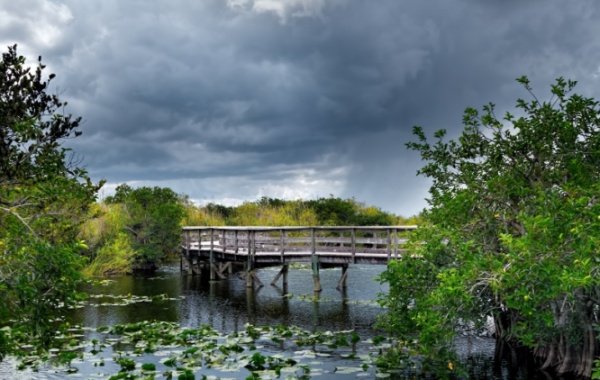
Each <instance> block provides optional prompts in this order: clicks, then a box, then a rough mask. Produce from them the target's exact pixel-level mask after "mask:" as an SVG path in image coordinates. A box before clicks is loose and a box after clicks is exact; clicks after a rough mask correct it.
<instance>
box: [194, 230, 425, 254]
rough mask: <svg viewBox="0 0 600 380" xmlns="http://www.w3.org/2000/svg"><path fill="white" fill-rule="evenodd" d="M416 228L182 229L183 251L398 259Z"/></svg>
mask: <svg viewBox="0 0 600 380" xmlns="http://www.w3.org/2000/svg"><path fill="white" fill-rule="evenodd" d="M416 228H417V227H416V226H320V227H222V226H210V227H204V226H190V227H183V228H182V235H183V242H182V243H183V244H182V245H183V248H184V249H186V250H207V251H208V250H210V251H219V252H223V253H233V254H241V255H251V256H256V255H261V254H263V255H264V254H268V255H273V254H277V253H279V254H280V255H282V257H283V255H285V254H286V253H287V254H296V255H300V254H307V255H316V254H318V253H328V254H336V253H339V254H344V255H351V256H352V257H354V256H355V255H361V256H364V255H374V256H375V255H376V256H383V255H385V256H387V259H388V260H390V259H392V258H397V257H398V255H400V254H402V253H404V252H405V249H404V248H403V247H404V245H405V243H406V241H407V240H408V233H410V231H412V230H414V229H416Z"/></svg>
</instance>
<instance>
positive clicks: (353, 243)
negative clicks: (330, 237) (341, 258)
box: [350, 228, 356, 264]
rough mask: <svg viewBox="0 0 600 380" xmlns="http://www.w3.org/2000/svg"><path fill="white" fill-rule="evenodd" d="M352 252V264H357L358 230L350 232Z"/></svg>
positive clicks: (353, 229)
mask: <svg viewBox="0 0 600 380" xmlns="http://www.w3.org/2000/svg"><path fill="white" fill-rule="evenodd" d="M350 246H351V248H350V252H351V253H352V264H356V228H352V229H351V230H350Z"/></svg>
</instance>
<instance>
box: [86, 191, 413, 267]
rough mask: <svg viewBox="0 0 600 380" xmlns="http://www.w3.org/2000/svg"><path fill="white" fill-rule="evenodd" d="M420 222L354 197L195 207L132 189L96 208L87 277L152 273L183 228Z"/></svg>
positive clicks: (179, 198) (181, 198)
mask: <svg viewBox="0 0 600 380" xmlns="http://www.w3.org/2000/svg"><path fill="white" fill-rule="evenodd" d="M407 224H418V217H416V216H413V217H410V218H404V217H401V216H397V215H394V214H391V213H389V212H385V211H382V210H381V209H379V208H377V207H375V206H367V205H366V204H364V203H362V202H358V201H356V200H355V199H342V198H336V197H333V196H331V197H328V198H318V199H314V200H284V199H278V198H270V197H263V198H261V199H259V200H257V201H254V202H245V203H243V204H241V205H239V206H233V207H230V206H224V205H220V204H216V203H209V204H206V205H203V206H198V205H195V204H194V203H193V202H192V201H191V200H190V199H189V198H188V197H187V196H185V195H178V194H176V193H175V192H174V191H173V190H171V189H169V188H159V187H154V188H149V187H140V188H136V189H133V188H132V187H130V186H128V185H121V186H119V187H117V189H116V192H115V195H113V196H110V197H107V198H106V199H105V200H104V201H103V202H100V203H96V204H94V205H93V206H92V207H91V218H90V219H89V220H88V221H87V222H86V223H85V224H84V225H83V227H82V229H81V236H80V237H81V239H83V240H84V241H86V243H87V244H88V246H89V248H90V249H89V251H88V254H89V259H90V264H89V265H88V267H87V268H86V270H85V273H86V274H87V275H106V274H117V273H129V272H131V271H133V270H136V269H153V268H156V267H157V266H158V265H159V263H160V262H162V261H164V260H165V259H167V258H168V257H169V256H171V255H174V254H177V253H178V249H179V248H178V247H179V244H180V228H181V226H382V225H407Z"/></svg>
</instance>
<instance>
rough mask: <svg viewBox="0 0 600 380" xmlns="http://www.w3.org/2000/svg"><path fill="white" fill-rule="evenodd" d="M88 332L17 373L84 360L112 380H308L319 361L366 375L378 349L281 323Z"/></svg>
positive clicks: (64, 334) (344, 334)
mask: <svg viewBox="0 0 600 380" xmlns="http://www.w3.org/2000/svg"><path fill="white" fill-rule="evenodd" d="M91 330H92V332H93V333H95V334H101V335H100V337H99V338H93V339H91V340H89V341H87V340H85V339H84V335H83V334H81V332H82V329H81V327H79V326H71V327H70V328H69V329H66V330H62V331H60V332H58V333H59V334H60V339H59V341H61V342H62V344H61V346H60V347H56V348H53V349H52V350H50V351H49V352H48V354H47V355H32V354H27V355H25V354H24V355H22V356H21V358H20V364H19V368H20V369H27V368H30V369H34V370H39V369H40V368H41V367H42V365H44V366H48V365H50V366H57V367H56V368H58V371H64V372H65V373H73V372H76V371H77V370H78V366H80V365H84V364H85V363H86V362H87V363H88V364H89V365H93V367H94V368H96V369H98V370H100V369H101V370H102V371H105V372H104V373H99V376H100V375H101V376H110V377H109V379H113V380H117V379H136V378H144V379H147V378H149V379H152V378H154V377H155V376H161V377H164V378H167V379H196V378H202V379H209V378H211V377H208V376H212V378H214V379H219V378H221V377H219V376H217V375H219V374H220V375H223V374H227V373H235V374H236V375H235V378H240V377H239V376H240V375H243V376H244V377H243V378H248V379H264V378H285V379H308V378H310V377H311V376H317V375H319V374H322V373H323V369H322V368H320V367H321V366H322V364H323V363H322V362H320V361H318V358H324V359H327V358H333V357H336V358H339V359H341V360H344V362H343V363H344V364H343V365H338V366H337V367H336V368H335V369H334V371H333V372H336V373H340V374H353V373H364V372H365V371H368V370H369V369H371V368H375V360H376V354H375V350H377V347H374V346H373V345H372V341H370V340H361V338H360V336H359V335H358V334H357V333H356V332H355V331H350V330H347V331H306V330H304V329H302V328H299V327H297V326H285V325H276V326H254V325H251V324H247V325H245V327H244V329H243V330H240V331H237V332H233V333H230V334H223V333H221V332H218V331H216V330H215V329H213V328H212V327H211V326H209V325H201V326H198V327H196V328H183V327H181V326H180V325H179V324H177V323H171V322H163V321H143V322H138V323H128V324H117V325H114V326H107V327H104V326H103V327H98V328H97V329H91ZM359 342H363V344H365V347H363V349H362V351H365V350H366V352H368V353H367V354H361V355H358V354H357V351H356V345H357V344H358V343H359ZM273 343H276V344H277V346H273ZM302 347H308V348H309V349H304V350H303V349H302ZM24 348H26V347H24ZM102 348H104V350H103V349H102ZM148 348H151V349H148ZM336 349H339V351H338V352H336V351H334V350H336ZM348 350H351V351H348ZM111 356H112V360H110V358H111ZM75 359H78V360H77V363H75V364H73V361H74V360H75ZM105 359H109V361H108V362H105ZM336 360H337V359H336ZM109 363H110V365H109ZM353 363H354V364H353ZM61 365H63V366H64V365H66V368H65V367H60V366H61ZM61 368H64V369H61ZM244 373H245V375H244ZM371 375H373V374H372V373H371Z"/></svg>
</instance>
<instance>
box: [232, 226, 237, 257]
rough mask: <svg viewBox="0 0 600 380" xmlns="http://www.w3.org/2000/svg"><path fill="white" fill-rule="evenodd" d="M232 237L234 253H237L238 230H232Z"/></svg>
mask: <svg viewBox="0 0 600 380" xmlns="http://www.w3.org/2000/svg"><path fill="white" fill-rule="evenodd" d="M234 239H235V243H234V246H233V247H234V250H235V254H236V255H237V253H238V230H235V232H234Z"/></svg>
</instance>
